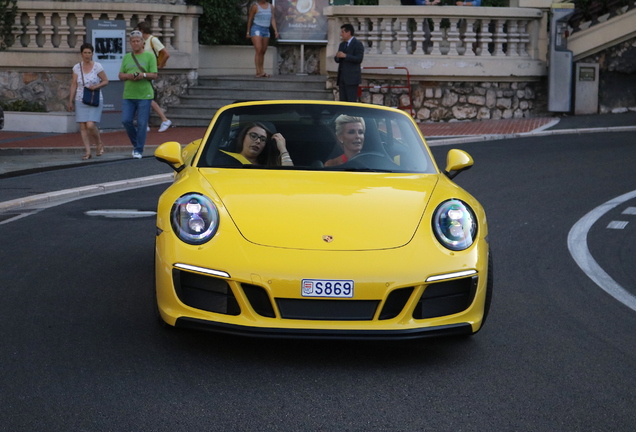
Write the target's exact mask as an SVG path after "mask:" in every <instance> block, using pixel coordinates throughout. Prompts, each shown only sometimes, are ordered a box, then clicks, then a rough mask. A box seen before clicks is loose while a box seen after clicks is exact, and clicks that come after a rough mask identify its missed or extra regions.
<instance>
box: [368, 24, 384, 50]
mask: <svg viewBox="0 0 636 432" xmlns="http://www.w3.org/2000/svg"><path fill="white" fill-rule="evenodd" d="M369 21H370V22H371V24H372V29H371V30H370V31H369V39H368V40H369V46H370V47H371V49H370V50H369V53H370V54H382V49H381V46H380V40H381V35H382V31H381V28H382V18H380V17H376V18H375V19H373V20H369Z"/></svg>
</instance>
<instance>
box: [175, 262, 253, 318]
mask: <svg viewBox="0 0 636 432" xmlns="http://www.w3.org/2000/svg"><path fill="white" fill-rule="evenodd" d="M172 278H173V281H174V289H175V291H176V293H177V296H178V297H179V300H181V301H182V302H183V303H184V304H186V305H188V306H190V307H193V308H195V309H201V310H205V311H208V312H214V313H220V314H225V315H239V314H240V313H241V308H240V307H239V305H238V303H237V302H236V298H235V297H234V293H233V292H232V288H230V286H229V285H228V283H227V282H226V281H225V280H223V279H219V278H215V277H211V276H206V275H201V274H198V273H191V272H187V271H183V270H176V269H173V270H172Z"/></svg>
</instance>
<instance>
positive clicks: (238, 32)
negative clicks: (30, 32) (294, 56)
mask: <svg viewBox="0 0 636 432" xmlns="http://www.w3.org/2000/svg"><path fill="white" fill-rule="evenodd" d="M0 1H2V0H0ZM186 3H187V4H190V5H197V6H201V7H202V8H203V15H201V16H200V17H199V43H200V44H202V45H247V44H248V43H250V42H249V40H248V39H247V38H246V37H245V29H246V28H247V23H246V22H245V12H244V9H243V6H244V5H245V0H186ZM251 4H252V3H251V1H250V2H248V5H251Z"/></svg>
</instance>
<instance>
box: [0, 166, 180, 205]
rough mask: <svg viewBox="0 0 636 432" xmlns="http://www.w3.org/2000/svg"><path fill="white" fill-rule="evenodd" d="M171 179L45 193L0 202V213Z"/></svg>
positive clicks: (150, 178) (170, 176)
mask: <svg viewBox="0 0 636 432" xmlns="http://www.w3.org/2000/svg"><path fill="white" fill-rule="evenodd" d="M173 178H174V175H173V174H157V175H154V176H148V177H139V178H134V179H129V180H118V181H114V182H109V183H100V184H94V185H90V186H82V187H78V188H72V189H64V190H60V191H55V192H47V193H43V194H39V195H32V196H28V197H24V198H17V199H14V200H10V201H5V202H0V211H7V210H20V209H32V208H46V207H48V206H49V205H53V204H58V203H59V202H61V201H73V200H76V199H80V198H87V197H91V196H96V195H102V194H107V193H113V192H119V191H124V190H127V189H136V188H140V187H146V186H154V185H157V184H161V183H168V182H170V181H172V179H173Z"/></svg>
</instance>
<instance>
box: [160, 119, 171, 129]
mask: <svg viewBox="0 0 636 432" xmlns="http://www.w3.org/2000/svg"><path fill="white" fill-rule="evenodd" d="M170 125H172V122H171V121H170V120H166V121H165V122H161V126H160V127H159V132H165V131H167V130H168V128H169V127H170Z"/></svg>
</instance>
